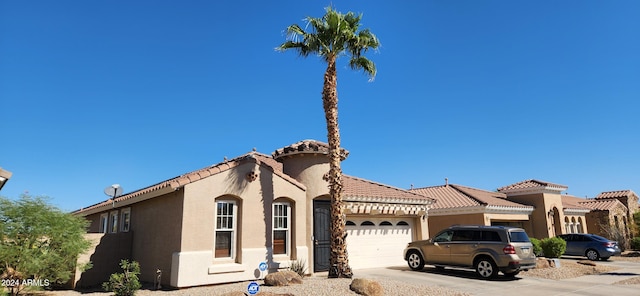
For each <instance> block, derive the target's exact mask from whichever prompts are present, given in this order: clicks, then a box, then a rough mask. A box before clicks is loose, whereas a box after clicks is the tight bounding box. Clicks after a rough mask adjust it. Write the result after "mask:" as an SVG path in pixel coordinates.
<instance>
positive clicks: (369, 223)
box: [360, 221, 375, 226]
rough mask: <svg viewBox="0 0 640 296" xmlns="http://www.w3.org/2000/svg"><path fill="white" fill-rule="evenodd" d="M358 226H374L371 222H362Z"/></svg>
mask: <svg viewBox="0 0 640 296" xmlns="http://www.w3.org/2000/svg"><path fill="white" fill-rule="evenodd" d="M360 226H375V224H373V222H371V221H364V222H362V223H360Z"/></svg>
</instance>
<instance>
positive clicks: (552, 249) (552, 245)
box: [540, 237, 567, 258]
mask: <svg viewBox="0 0 640 296" xmlns="http://www.w3.org/2000/svg"><path fill="white" fill-rule="evenodd" d="M540 247H542V252H543V253H544V256H545V257H548V258H560V256H562V254H564V251H565V250H567V242H566V241H564V240H563V239H561V238H559V237H551V238H545V239H543V240H542V241H541V242H540Z"/></svg>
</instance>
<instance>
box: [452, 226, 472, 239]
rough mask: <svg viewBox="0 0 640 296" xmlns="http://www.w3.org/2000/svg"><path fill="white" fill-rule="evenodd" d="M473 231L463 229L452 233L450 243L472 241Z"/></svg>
mask: <svg viewBox="0 0 640 296" xmlns="http://www.w3.org/2000/svg"><path fill="white" fill-rule="evenodd" d="M474 232H475V231H473V230H468V229H463V230H455V231H454V232H453V237H452V238H451V240H452V241H454V242H455V241H471V240H473V233H474Z"/></svg>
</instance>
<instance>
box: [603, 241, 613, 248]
mask: <svg viewBox="0 0 640 296" xmlns="http://www.w3.org/2000/svg"><path fill="white" fill-rule="evenodd" d="M615 245H616V244H615V243H612V242H606V243H604V246H605V247H607V248H613V247H614V246H615Z"/></svg>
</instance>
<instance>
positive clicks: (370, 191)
mask: <svg viewBox="0 0 640 296" xmlns="http://www.w3.org/2000/svg"><path fill="white" fill-rule="evenodd" d="M342 186H343V191H342V194H343V196H344V198H345V199H349V198H354V197H366V198H390V199H405V200H421V201H431V202H432V201H433V199H432V198H429V197H428V196H425V195H422V194H420V193H417V192H411V191H408V190H404V189H400V188H396V187H392V186H389V185H384V184H380V183H377V182H373V181H369V180H365V179H361V178H356V177H353V176H348V175H342Z"/></svg>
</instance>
